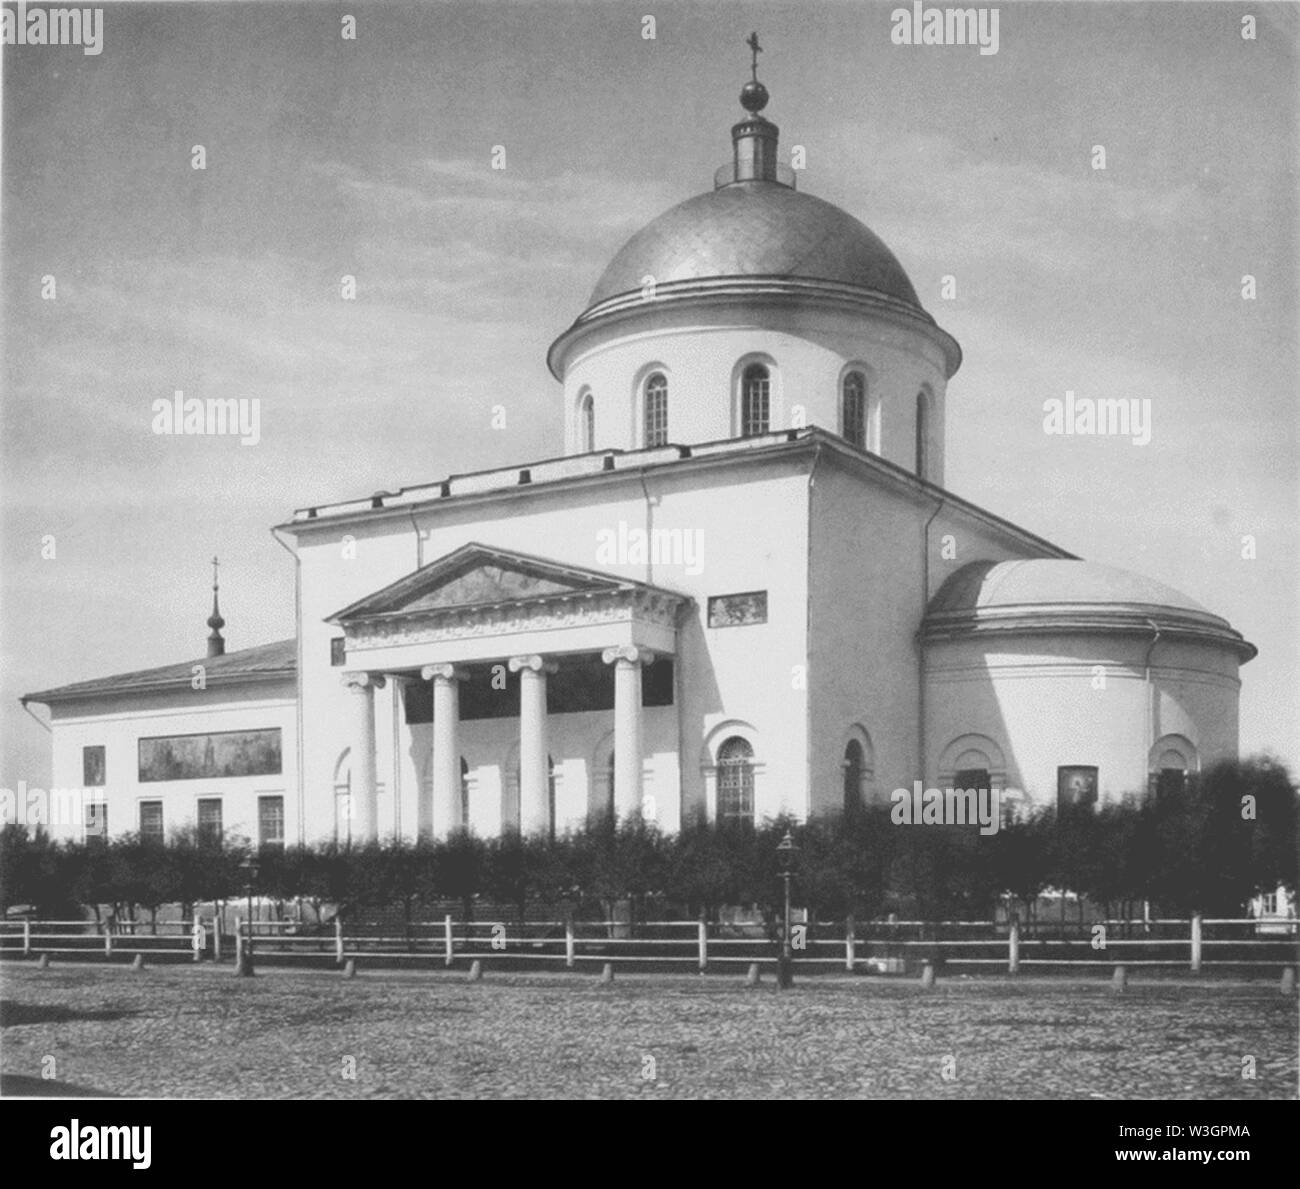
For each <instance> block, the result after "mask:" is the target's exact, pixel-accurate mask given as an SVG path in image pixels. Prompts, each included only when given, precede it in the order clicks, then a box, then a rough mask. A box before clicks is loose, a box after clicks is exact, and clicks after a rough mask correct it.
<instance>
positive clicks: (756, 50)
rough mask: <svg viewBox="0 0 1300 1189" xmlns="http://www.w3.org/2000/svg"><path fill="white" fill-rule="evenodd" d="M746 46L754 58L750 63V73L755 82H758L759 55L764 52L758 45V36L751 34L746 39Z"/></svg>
mask: <svg viewBox="0 0 1300 1189" xmlns="http://www.w3.org/2000/svg"><path fill="white" fill-rule="evenodd" d="M745 44H746V45H747V46H749V49H750V53H751V55H752V58H753V61H752V62H751V63H750V66H749V69H750V72H751V73H752V75H753V78H754V81H755V82H758V55H759V54H761V53H762V52H763V47H762V46H761V45H759V44H758V34H757V33H751V34H750V35H749V36H748V37H747V38H746V39H745Z"/></svg>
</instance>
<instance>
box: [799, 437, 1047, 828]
mask: <svg viewBox="0 0 1300 1189" xmlns="http://www.w3.org/2000/svg"><path fill="white" fill-rule="evenodd" d="M861 470H862V464H859V463H856V462H854V461H853V460H852V459H844V458H842V457H840V456H833V455H829V454H828V455H827V456H826V457H825V458H824V460H823V463H822V465H821V466H820V467H819V468H818V471H817V476H816V482H815V484H814V494H813V502H812V512H813V517H812V519H813V538H812V555H811V560H810V563H809V564H810V567H811V575H812V577H811V611H810V623H811V637H810V665H809V688H810V691H811V692H810V695H809V696H810V702H811V708H812V714H811V737H810V754H809V761H808V762H809V766H810V771H811V783H812V790H813V793H812V795H813V808H814V810H815V811H817V812H838V811H839V809H840V808H841V807H842V804H843V768H842V766H841V765H842V762H843V759H844V753H845V748H846V746H847V745H848V741H849V738H850V736H852V735H856V736H857V737H858V738H859V740H860V741H861V742H863V743H864V744H866V743H869V744H870V751H871V753H872V756H870V757H869V758H871V759H874V764H873V768H874V780H873V781H872V782H871V785H872V786H873V787H868V788H866V789H864V790H863V791H864V794H865V795H867V796H873V795H874V797H875V798H877V799H887V798H888V796H889V793H890V792H891V791H892V790H893V789H895V788H898V787H909V788H910V787H911V784H912V782H913V781H914V780H917V779H920V778H922V775H923V774H922V771H921V765H920V763H919V756H920V747H921V740H920V731H919V729H918V723H919V721H920V699H919V691H918V684H919V681H920V668H919V663H920V656H919V644H918V642H917V639H916V633H917V631H918V629H919V628H920V626H921V619H922V616H923V615H924V613H925V607H926V603H927V601H928V599H929V597H930V596H931V595H932V594H933V592H934V591H935V590H937V589H938V587H939V586H940V585H942V583H943V581H944V579H946V578H947V577H948V575H949V574H950V573H951V572H952V571H953V570H955V569H957V568H960V566H962V565H965V564H966V563H967V562H970V561H974V560H977V559H986V560H990V561H1002V560H1005V559H1007V558H1014V557H1033V556H1039V555H1040V553H1041V551H1040V550H1037V549H1035V548H1033V547H1032V545H1029V544H1027V543H1025V542H1023V541H1020V540H1017V539H1015V538H1013V537H1011V536H1009V535H1008V534H1007V533H1005V532H1003V531H1000V530H998V529H996V528H994V527H991V526H989V525H988V524H985V523H982V522H981V521H980V520H978V519H976V518H975V517H974V516H972V515H971V514H970V513H968V512H965V511H963V510H962V509H961V508H960V507H959V506H954V505H952V504H948V505H947V506H946V507H945V508H943V509H939V511H938V515H934V514H935V512H936V509H938V508H939V505H938V501H937V499H936V498H933V497H927V498H925V499H921V500H918V499H917V498H916V497H915V496H914V495H913V494H910V493H905V492H903V491H901V490H900V489H898V488H897V487H896V486H891V485H890V484H889V483H887V482H881V481H878V480H877V481H872V480H868V479H866V478H864V477H863V475H862V474H861ZM932 516H933V517H934V519H933V521H932V523H930V525H929V529H928V532H927V531H926V526H927V521H930V519H931V517H932ZM923 542H924V544H923ZM923 549H925V551H926V552H927V554H928V558H929V566H928V574H923V568H924V567H923V562H922V550H923ZM855 728H856V729H855Z"/></svg>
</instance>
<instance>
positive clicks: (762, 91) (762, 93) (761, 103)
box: [740, 80, 768, 115]
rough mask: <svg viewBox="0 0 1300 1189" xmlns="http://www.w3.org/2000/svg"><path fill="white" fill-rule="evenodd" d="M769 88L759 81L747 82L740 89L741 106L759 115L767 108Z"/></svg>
mask: <svg viewBox="0 0 1300 1189" xmlns="http://www.w3.org/2000/svg"><path fill="white" fill-rule="evenodd" d="M767 98H768V96H767V88H766V87H765V86H763V84H762V83H760V82H758V81H757V80H753V81H750V82H747V83H746V84H745V85H744V86H743V87H741V89H740V106H741V107H743V108H744V109H745V110H746V111H747V112H753V113H754V114H755V115H757V114H758V113H759V112H761V111H762V110H763V108H765V107H766V106H767Z"/></svg>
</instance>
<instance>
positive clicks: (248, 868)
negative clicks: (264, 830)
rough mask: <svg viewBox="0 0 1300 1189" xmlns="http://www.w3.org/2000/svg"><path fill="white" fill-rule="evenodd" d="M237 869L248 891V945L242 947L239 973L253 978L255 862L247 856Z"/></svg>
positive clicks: (251, 857) (250, 856)
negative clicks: (242, 955) (241, 873)
mask: <svg viewBox="0 0 1300 1189" xmlns="http://www.w3.org/2000/svg"><path fill="white" fill-rule="evenodd" d="M239 869H240V871H242V872H243V873H244V884H245V887H246V888H247V890H248V945H247V946H245V947H244V960H243V963H242V965H241V966H240V968H239V973H240V974H241V975H242V976H243V977H244V978H252V977H253V885H254V884H255V883H256V882H257V861H256V860H255V859H254V858H253V856H252V855H249V856H248V858H246V859H245V860H244V861H243V862H242V863H240V864H239Z"/></svg>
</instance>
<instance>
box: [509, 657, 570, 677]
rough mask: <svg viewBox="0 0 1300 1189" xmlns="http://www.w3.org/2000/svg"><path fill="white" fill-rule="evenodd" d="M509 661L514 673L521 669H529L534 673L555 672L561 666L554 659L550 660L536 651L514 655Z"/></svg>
mask: <svg viewBox="0 0 1300 1189" xmlns="http://www.w3.org/2000/svg"><path fill="white" fill-rule="evenodd" d="M508 663H509V665H510V672H512V673H518V672H519V671H520V670H521V669H528V670H531V671H532V672H533V673H554V672H555V671H556V670H557V669H558V668H559V665H557V664H556V663H555V662H554V661H548V660H546V659H545V658H544V657H540V656H538V655H537V653H535V652H534V653H531V654H529V655H527V656H512V657H511V658H510V660H509V662H508Z"/></svg>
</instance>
